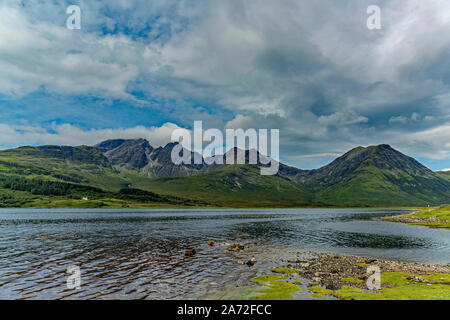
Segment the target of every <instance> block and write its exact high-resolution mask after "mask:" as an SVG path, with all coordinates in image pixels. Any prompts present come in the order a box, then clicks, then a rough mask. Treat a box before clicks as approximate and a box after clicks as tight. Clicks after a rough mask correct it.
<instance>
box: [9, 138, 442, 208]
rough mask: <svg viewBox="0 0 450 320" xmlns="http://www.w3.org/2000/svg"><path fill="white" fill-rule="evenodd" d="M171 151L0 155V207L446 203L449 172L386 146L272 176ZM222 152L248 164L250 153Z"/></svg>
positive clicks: (131, 144) (143, 143)
mask: <svg viewBox="0 0 450 320" xmlns="http://www.w3.org/2000/svg"><path fill="white" fill-rule="evenodd" d="M175 146H176V144H175V143H169V144H167V145H166V146H164V147H158V148H154V147H153V146H152V145H151V144H150V143H149V142H148V141H147V140H145V139H135V140H126V139H116V140H108V141H104V142H101V143H99V144H97V145H95V146H77V147H71V146H40V147H29V146H27V147H20V148H15V149H9V150H3V151H0V206H21V207H23V206H33V207H34V206H43V207H49V206H50V207H52V206H62V207H70V206H80V207H85V206H93V207H127V206H133V207H152V206H172V205H173V206H180V205H182V206H218V207H300V206H426V205H435V204H441V203H448V202H449V199H450V173H449V172H433V171H431V170H430V169H428V168H427V167H425V166H423V165H422V164H420V163H419V162H418V161H416V160H415V159H413V158H411V157H408V156H406V155H404V154H402V153H401V152H399V151H397V150H395V149H393V148H392V147H390V146H389V145H378V146H369V147H357V148H354V149H352V150H350V151H348V152H347V153H345V154H344V155H342V156H341V157H339V158H337V159H336V160H334V161H333V162H331V163H330V164H328V165H326V166H324V167H321V168H319V169H315V170H301V169H298V168H295V167H291V166H287V165H285V164H283V163H280V164H279V172H278V173H277V174H276V175H274V176H262V175H260V169H259V167H260V165H259V164H256V165H255V164H239V165H237V164H236V165H226V164H213V165H207V164H205V163H203V164H187V165H186V164H181V165H176V164H174V163H173V162H172V161H171V152H172V149H173V148H174V147H175ZM183 152H190V151H188V150H185V149H184V150H183ZM228 152H234V153H235V154H237V153H239V152H242V153H244V155H245V158H246V160H248V158H249V153H250V151H248V150H240V149H236V148H235V149H231V150H229V151H228ZM192 155H193V156H194V154H192ZM195 156H199V155H195ZM258 157H259V159H260V157H261V155H259V154H258ZM224 163H225V162H224ZM246 163H248V161H247V162H246ZM85 195H86V196H85ZM81 198H85V199H84V200H81ZM86 198H88V199H89V200H87V201H86Z"/></svg>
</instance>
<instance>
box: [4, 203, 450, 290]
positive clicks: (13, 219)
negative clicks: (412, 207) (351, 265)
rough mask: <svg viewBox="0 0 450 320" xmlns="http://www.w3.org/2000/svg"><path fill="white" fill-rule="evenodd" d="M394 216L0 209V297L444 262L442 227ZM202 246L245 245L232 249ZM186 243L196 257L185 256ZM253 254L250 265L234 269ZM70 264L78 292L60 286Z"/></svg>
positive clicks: (232, 282)
mask: <svg viewBox="0 0 450 320" xmlns="http://www.w3.org/2000/svg"><path fill="white" fill-rule="evenodd" d="M396 212H398V213H400V212H401V211H400V210H393V209H367V210H365V209H286V210H282V209H280V210H273V209H271V210H126V211H124V210H98V209H93V210H73V209H67V210H62V209H55V210H48V209H45V210H36V209H1V210H0V298H2V299H177V298H185V299H201V298H207V297H212V296H214V295H215V294H217V293H218V292H221V291H223V290H224V289H225V288H229V287H230V286H234V287H237V286H243V285H248V284H249V279H251V278H252V277H254V276H256V275H261V274H267V273H268V270H269V269H270V268H271V267H273V266H277V265H278V266H279V265H280V261H286V260H288V259H292V257H293V256H294V257H295V255H298V254H299V252H300V253H301V252H303V251H307V250H312V251H326V252H337V253H350V254H356V255H362V256H372V257H378V258H388V259H398V260H406V261H413V262H423V263H441V264H447V263H450V232H449V231H448V230H439V229H428V228H425V227H420V226H409V225H405V224H401V223H393V222H385V221H381V220H380V219H379V218H380V217H381V216H383V215H386V214H387V213H396ZM240 233H243V235H239V234H240ZM209 240H215V241H216V242H222V241H226V242H229V243H237V242H239V243H245V244H249V245H250V247H249V249H247V250H244V251H243V252H241V253H233V252H228V251H227V250H226V249H225V247H221V246H215V247H209V246H208V245H207V242H208V241H209ZM186 246H192V247H194V248H196V249H197V254H196V255H195V256H193V257H185V255H184V248H185V247H186ZM252 257H255V258H256V259H257V260H258V263H256V265H255V266H254V267H251V268H250V267H248V266H241V265H238V264H237V259H242V260H245V259H247V260H248V259H250V258H252ZM71 265H78V266H80V268H81V273H82V285H81V289H79V290H69V289H67V286H66V281H67V277H68V274H66V270H67V267H68V266H71Z"/></svg>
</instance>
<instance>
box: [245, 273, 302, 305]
mask: <svg viewBox="0 0 450 320" xmlns="http://www.w3.org/2000/svg"><path fill="white" fill-rule="evenodd" d="M285 280H287V277H282V276H275V275H269V276H261V277H257V278H254V279H252V281H253V282H256V283H260V284H264V287H263V288H262V289H257V290H251V292H252V293H258V294H260V295H257V296H253V297H251V298H250V299H252V300H292V299H293V297H292V293H294V292H297V291H298V290H299V287H298V286H297V285H296V284H293V283H290V282H287V281H285Z"/></svg>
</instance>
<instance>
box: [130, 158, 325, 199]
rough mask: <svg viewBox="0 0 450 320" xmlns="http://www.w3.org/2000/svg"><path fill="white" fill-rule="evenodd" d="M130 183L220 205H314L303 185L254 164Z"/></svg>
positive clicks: (140, 187)
mask: <svg viewBox="0 0 450 320" xmlns="http://www.w3.org/2000/svg"><path fill="white" fill-rule="evenodd" d="M133 186H135V187H136V188H139V189H143V190H149V191H154V192H156V191H158V193H160V194H167V195H175V196H179V197H183V198H188V199H196V200H201V201H206V202H209V203H211V204H213V205H216V206H219V207H220V206H226V207H304V206H313V204H312V200H311V194H310V193H309V191H308V190H306V189H305V188H304V187H302V186H300V185H298V184H296V183H294V182H292V181H289V180H287V179H283V178H280V177H278V176H261V174H260V170H259V169H258V168H257V167H256V166H248V165H229V166H226V167H224V168H223V169H221V170H219V171H214V172H211V173H206V174H204V175H199V176H190V177H168V178H160V179H154V180H150V179H140V180H135V181H134V183H133ZM316 206H320V204H316Z"/></svg>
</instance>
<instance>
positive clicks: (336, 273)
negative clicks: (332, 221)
mask: <svg viewBox="0 0 450 320" xmlns="http://www.w3.org/2000/svg"><path fill="white" fill-rule="evenodd" d="M310 254H311V255H313V256H314V257H312V258H310V259H304V260H298V261H290V263H288V264H287V265H286V267H287V268H292V269H297V270H299V271H300V275H301V277H303V278H306V279H308V280H311V281H312V282H313V284H314V285H321V286H323V287H324V288H326V289H329V290H337V289H340V288H342V287H343V286H346V285H347V286H348V285H349V284H351V286H352V287H357V288H360V289H367V284H366V281H367V279H368V277H369V275H370V274H368V273H367V267H368V266H377V267H379V268H380V270H381V272H401V273H408V274H413V275H415V276H417V277H418V281H419V280H420V277H423V276H430V275H434V274H436V273H450V264H447V265H445V266H443V265H438V264H429V265H425V264H418V263H410V262H404V261H394V260H382V259H375V258H364V257H358V256H352V255H337V254H330V253H310ZM423 281H424V282H427V281H426V280H423ZM449 284H450V283H449ZM381 287H382V288H383V287H392V285H390V284H388V283H381ZM449 290H450V287H449ZM449 295H450V291H449Z"/></svg>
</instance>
